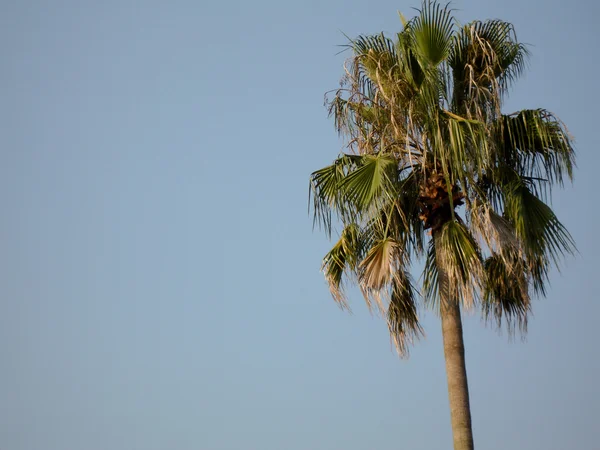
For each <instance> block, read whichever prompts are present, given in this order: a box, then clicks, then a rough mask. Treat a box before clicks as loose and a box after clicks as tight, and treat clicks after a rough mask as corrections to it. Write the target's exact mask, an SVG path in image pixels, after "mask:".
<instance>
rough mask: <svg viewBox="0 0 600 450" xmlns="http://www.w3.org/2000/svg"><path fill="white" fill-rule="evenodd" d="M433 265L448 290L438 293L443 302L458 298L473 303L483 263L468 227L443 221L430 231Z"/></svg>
mask: <svg viewBox="0 0 600 450" xmlns="http://www.w3.org/2000/svg"><path fill="white" fill-rule="evenodd" d="M433 241H434V243H435V264H436V266H437V272H438V280H439V277H440V275H439V274H440V273H441V274H443V275H444V276H445V277H446V278H447V285H448V286H447V289H448V292H442V293H443V294H444V295H443V297H445V298H442V300H443V301H454V300H459V301H462V303H463V305H464V306H465V307H467V308H470V307H472V306H473V304H474V302H475V300H476V298H477V293H478V290H479V288H480V287H481V282H482V280H483V266H482V261H481V252H480V249H479V246H478V245H477V242H476V241H475V239H474V237H473V236H472V235H471V233H470V232H469V230H468V229H467V228H466V227H465V225H463V224H462V223H460V222H458V221H457V220H454V221H452V220H451V221H449V222H446V223H445V224H444V225H443V226H442V228H441V229H440V230H439V231H437V232H435V233H434V237H433Z"/></svg>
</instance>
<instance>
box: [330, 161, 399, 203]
mask: <svg viewBox="0 0 600 450" xmlns="http://www.w3.org/2000/svg"><path fill="white" fill-rule="evenodd" d="M397 164H398V163H397V161H396V160H395V159H394V158H393V157H392V156H389V155H383V154H378V155H364V156H362V157H361V164H360V166H359V167H358V168H356V169H355V170H353V171H352V172H350V173H349V174H348V175H347V176H346V177H345V178H344V179H343V180H342V182H341V183H340V184H339V185H338V189H339V190H340V191H341V192H342V193H343V196H344V199H345V200H346V201H347V202H348V203H350V204H352V205H355V207H356V209H357V211H366V210H367V209H368V208H369V207H371V206H372V205H373V202H374V201H376V200H378V199H379V198H380V197H382V196H383V197H385V196H386V195H390V194H391V192H392V191H393V184H394V180H395V177H396V175H397Z"/></svg>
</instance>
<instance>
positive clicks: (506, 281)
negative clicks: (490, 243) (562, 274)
mask: <svg viewBox="0 0 600 450" xmlns="http://www.w3.org/2000/svg"><path fill="white" fill-rule="evenodd" d="M484 269H485V275H486V276H485V285H484V290H483V301H482V305H481V306H482V312H483V316H484V318H485V319H486V320H488V321H489V320H494V321H495V322H496V325H497V327H498V328H501V327H502V321H503V320H504V322H505V324H506V327H507V329H508V331H509V333H511V334H512V333H514V331H515V328H516V327H518V328H519V330H520V331H521V332H523V333H524V332H526V331H527V317H528V315H529V313H530V312H531V300H530V297H529V290H528V282H527V273H528V271H527V268H526V264H525V262H524V261H523V260H522V259H521V258H520V257H519V256H518V254H517V253H512V254H511V261H510V262H509V263H508V264H507V258H506V257H502V256H500V255H498V254H493V255H492V256H490V257H489V258H487V259H486V260H485V263H484Z"/></svg>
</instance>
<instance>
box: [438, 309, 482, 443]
mask: <svg viewBox="0 0 600 450" xmlns="http://www.w3.org/2000/svg"><path fill="white" fill-rule="evenodd" d="M442 305H443V306H442V311H441V313H442V336H443V338H444V356H445V358H446V376H447V378H448V397H449V399H450V418H451V420H452V435H453V437H454V450H473V449H474V447H473V431H472V429H471V409H470V406H469V387H468V385H467V368H466V366H465V346H464V344H463V331H462V322H461V318H460V305H459V303H458V302H457V301H445V302H444V301H442Z"/></svg>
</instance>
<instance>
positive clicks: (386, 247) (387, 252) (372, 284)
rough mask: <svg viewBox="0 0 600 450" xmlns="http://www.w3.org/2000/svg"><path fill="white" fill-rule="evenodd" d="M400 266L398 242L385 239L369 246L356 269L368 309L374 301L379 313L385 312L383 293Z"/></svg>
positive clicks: (401, 254) (400, 248)
mask: <svg viewBox="0 0 600 450" xmlns="http://www.w3.org/2000/svg"><path fill="white" fill-rule="evenodd" d="M402 266H403V251H402V247H401V245H400V243H399V242H397V241H396V240H394V239H392V238H389V237H386V238H383V239H380V240H377V241H376V242H374V243H373V244H372V245H371V247H370V248H369V250H368V252H367V254H366V256H365V258H364V259H363V260H362V261H361V262H360V265H359V269H358V270H359V275H358V283H359V287H360V289H361V291H362V292H363V295H364V297H365V301H366V302H367V305H368V306H369V308H371V306H372V302H373V301H374V302H375V304H376V305H377V306H378V307H379V310H380V311H385V305H384V301H383V300H384V295H385V291H386V289H387V287H388V286H389V284H390V282H391V281H392V278H393V276H394V274H395V273H396V272H397V270H398V269H399V268H401V267H402Z"/></svg>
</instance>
